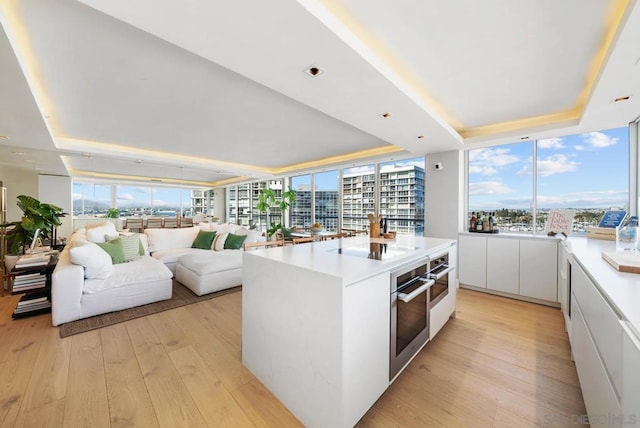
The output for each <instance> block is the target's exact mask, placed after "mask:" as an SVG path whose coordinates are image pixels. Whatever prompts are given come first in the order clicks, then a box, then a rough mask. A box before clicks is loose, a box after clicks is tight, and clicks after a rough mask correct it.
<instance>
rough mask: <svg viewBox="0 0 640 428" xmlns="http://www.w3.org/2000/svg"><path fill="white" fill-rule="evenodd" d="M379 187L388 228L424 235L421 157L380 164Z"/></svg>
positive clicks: (422, 159) (383, 213) (422, 164)
mask: <svg viewBox="0 0 640 428" xmlns="http://www.w3.org/2000/svg"><path fill="white" fill-rule="evenodd" d="M379 187H380V214H381V215H382V216H383V217H385V218H386V220H387V225H388V230H394V231H397V232H398V233H403V234H410V235H416V236H422V235H424V158H416V159H407V160H404V161H397V162H388V163H383V164H380V184H379Z"/></svg>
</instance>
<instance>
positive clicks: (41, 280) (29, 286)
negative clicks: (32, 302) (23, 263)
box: [12, 272, 47, 293]
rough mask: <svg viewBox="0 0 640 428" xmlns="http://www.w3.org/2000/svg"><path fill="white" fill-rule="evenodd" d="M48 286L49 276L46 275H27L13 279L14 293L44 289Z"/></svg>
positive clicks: (38, 273)
mask: <svg viewBox="0 0 640 428" xmlns="http://www.w3.org/2000/svg"><path fill="white" fill-rule="evenodd" d="M46 285H47V275H46V274H44V273H40V272H37V273H25V274H22V275H16V276H15V277H14V278H13V288H12V290H13V292H14V293H22V292H24V291H27V290H35V289H37V288H43V287H45V286H46Z"/></svg>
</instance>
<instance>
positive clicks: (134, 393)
mask: <svg viewBox="0 0 640 428" xmlns="http://www.w3.org/2000/svg"><path fill="white" fill-rule="evenodd" d="M100 333H101V338H102V353H103V356H104V368H105V377H106V383H107V396H108V398H109V409H110V419H111V426H112V427H136V426H137V427H149V428H153V427H157V426H158V420H157V418H156V414H155V410H154V408H153V405H152V403H151V398H150V397H149V392H148V391H147V386H146V384H145V382H144V379H143V377H142V372H141V371H140V366H139V365H138V360H137V358H136V354H135V352H134V350H133V346H132V345H131V340H130V338H129V334H128V332H127V327H126V325H125V324H116V325H113V326H110V327H106V328H103V329H101V331H100Z"/></svg>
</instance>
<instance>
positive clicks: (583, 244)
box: [564, 238, 640, 338]
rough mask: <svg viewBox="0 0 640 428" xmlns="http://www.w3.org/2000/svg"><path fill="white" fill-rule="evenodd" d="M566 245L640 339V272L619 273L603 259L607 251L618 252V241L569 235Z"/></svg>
mask: <svg viewBox="0 0 640 428" xmlns="http://www.w3.org/2000/svg"><path fill="white" fill-rule="evenodd" d="M564 244H565V245H566V246H567V249H568V250H569V253H570V254H572V255H573V259H574V260H575V261H577V262H578V263H579V264H580V265H581V267H582V269H583V270H584V271H585V272H586V273H587V275H588V276H589V277H590V278H591V280H592V281H594V283H595V284H596V286H597V287H598V288H599V289H600V291H601V292H602V294H603V296H604V297H605V299H606V300H607V301H608V302H609V304H610V305H611V306H612V308H613V309H614V311H616V312H617V313H618V316H619V317H620V318H621V319H622V320H624V321H627V323H628V325H629V326H630V327H631V329H632V330H634V333H635V334H636V336H638V337H639V338H640V274H635V273H625V272H618V270H616V269H615V268H614V267H613V266H611V265H610V264H609V263H607V261H605V260H604V259H603V258H602V252H603V251H615V249H616V243H615V241H604V240H598V239H587V238H569V239H567V240H566V241H565V242H564ZM638 258H639V259H640V253H638Z"/></svg>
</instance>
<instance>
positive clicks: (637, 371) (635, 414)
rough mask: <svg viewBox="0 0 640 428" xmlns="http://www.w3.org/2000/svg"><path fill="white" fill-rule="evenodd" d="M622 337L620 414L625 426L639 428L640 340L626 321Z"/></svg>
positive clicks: (623, 324) (623, 322) (623, 325)
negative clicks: (622, 416)
mask: <svg viewBox="0 0 640 428" xmlns="http://www.w3.org/2000/svg"><path fill="white" fill-rule="evenodd" d="M621 324H622V327H623V330H624V334H623V335H622V343H623V345H622V373H623V377H622V414H623V415H624V418H625V422H626V425H628V426H635V427H640V339H639V338H638V336H637V335H636V334H635V333H634V332H633V331H632V330H631V328H630V327H629V326H628V324H627V322H626V321H622V322H621Z"/></svg>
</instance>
